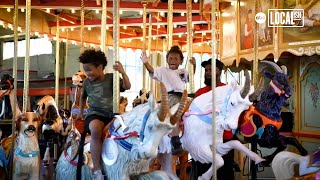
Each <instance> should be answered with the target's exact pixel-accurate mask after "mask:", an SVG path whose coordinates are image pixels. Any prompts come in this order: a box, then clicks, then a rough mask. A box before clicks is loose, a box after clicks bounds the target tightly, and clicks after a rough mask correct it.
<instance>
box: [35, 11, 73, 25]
mask: <svg viewBox="0 0 320 180" xmlns="http://www.w3.org/2000/svg"><path fill="white" fill-rule="evenodd" d="M41 11H43V12H45V13H47V14H50V15H53V16H57V13H56V12H55V10H49V12H48V11H46V10H43V9H41ZM59 18H60V19H61V20H63V21H66V22H69V23H71V24H76V23H77V21H78V20H79V19H78V18H77V17H72V16H70V15H69V14H66V13H63V12H60V13H59Z"/></svg>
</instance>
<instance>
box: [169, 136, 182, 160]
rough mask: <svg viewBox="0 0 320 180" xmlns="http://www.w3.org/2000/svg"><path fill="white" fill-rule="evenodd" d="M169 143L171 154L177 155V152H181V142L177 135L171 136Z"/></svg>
mask: <svg viewBox="0 0 320 180" xmlns="http://www.w3.org/2000/svg"><path fill="white" fill-rule="evenodd" d="M170 143H171V153H172V155H178V154H181V153H182V151H183V149H182V146H181V142H180V138H179V136H172V137H171V140H170Z"/></svg>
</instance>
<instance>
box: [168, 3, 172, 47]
mask: <svg viewBox="0 0 320 180" xmlns="http://www.w3.org/2000/svg"><path fill="white" fill-rule="evenodd" d="M167 21H168V26H167V29H168V30H167V31H168V45H167V49H169V48H171V47H172V41H173V40H172V34H173V23H172V21H173V0H168V16H167Z"/></svg>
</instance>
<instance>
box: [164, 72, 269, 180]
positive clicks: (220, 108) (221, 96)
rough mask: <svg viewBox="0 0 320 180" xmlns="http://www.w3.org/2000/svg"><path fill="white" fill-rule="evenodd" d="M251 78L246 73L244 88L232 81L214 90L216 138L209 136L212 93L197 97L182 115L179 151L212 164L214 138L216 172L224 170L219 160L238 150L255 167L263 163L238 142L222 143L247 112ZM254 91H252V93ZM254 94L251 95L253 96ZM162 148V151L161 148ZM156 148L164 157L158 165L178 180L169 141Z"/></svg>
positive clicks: (210, 134)
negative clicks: (182, 132)
mask: <svg viewBox="0 0 320 180" xmlns="http://www.w3.org/2000/svg"><path fill="white" fill-rule="evenodd" d="M249 91H250V78H249V75H248V73H247V72H246V83H245V86H244V88H243V89H242V90H241V88H239V87H238V85H237V83H236V82H235V81H231V83H229V84H228V85H226V86H221V87H217V88H215V93H216V120H215V122H216V127H217V131H216V134H215V135H213V134H212V91H209V92H207V93H205V94H203V95H201V96H199V97H196V98H195V99H194V100H193V101H192V103H191V105H190V107H189V110H188V111H187V112H186V113H185V114H184V117H183V119H184V120H183V124H184V134H183V136H182V137H181V139H180V140H181V143H182V148H183V149H185V150H186V151H188V152H189V153H190V155H191V157H192V158H193V159H194V160H196V161H199V162H201V163H212V161H213V157H212V148H211V146H212V138H213V137H215V138H216V147H217V149H216V157H215V163H216V168H217V169H219V168H220V167H221V166H223V164H224V162H223V159H222V157H221V156H223V155H225V154H227V153H228V152H229V151H230V150H231V149H238V150H240V151H241V152H243V153H245V154H246V155H247V156H249V157H250V158H251V159H252V160H254V161H255V162H256V163H257V164H258V163H260V162H261V161H263V160H264V159H262V158H261V157H259V156H258V155H257V154H256V153H253V152H252V151H250V150H249V149H248V148H246V147H245V146H244V145H242V144H241V143H240V142H239V141H237V140H232V141H228V142H226V143H223V131H224V130H230V129H236V128H237V127H238V118H239V116H240V114H241V113H242V112H243V111H244V110H246V109H248V108H249V106H250V105H251V104H252V102H250V101H249V98H248V96H249ZM252 91H253V87H252V88H251V92H252ZM254 94H256V93H252V94H251V95H254ZM161 146H162V147H161ZM161 146H160V147H159V149H160V150H159V151H160V153H164V154H166V155H167V156H165V157H162V159H161V160H160V162H161V165H162V166H163V168H164V169H165V171H166V172H167V173H168V175H169V176H170V178H171V179H178V177H177V176H176V175H175V173H173V172H172V170H171V163H170V161H171V160H170V153H171V145H170V140H169V138H167V137H166V136H165V138H164V141H163V144H161ZM212 169H213V168H210V169H209V170H208V171H207V172H206V173H204V174H203V175H202V176H201V177H199V179H206V180H207V179H211V176H212V173H213V172H212Z"/></svg>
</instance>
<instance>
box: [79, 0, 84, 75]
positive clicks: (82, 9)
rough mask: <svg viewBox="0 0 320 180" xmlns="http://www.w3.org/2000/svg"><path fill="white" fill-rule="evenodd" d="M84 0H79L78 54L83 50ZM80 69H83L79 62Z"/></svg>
mask: <svg viewBox="0 0 320 180" xmlns="http://www.w3.org/2000/svg"><path fill="white" fill-rule="evenodd" d="M83 1H84V0H81V9H80V21H81V22H80V54H81V53H82V52H83V51H84V42H83V41H84V40H83V38H84V37H83V31H84V29H83V28H84V2H83ZM80 70H81V71H83V66H82V65H81V63H80Z"/></svg>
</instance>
